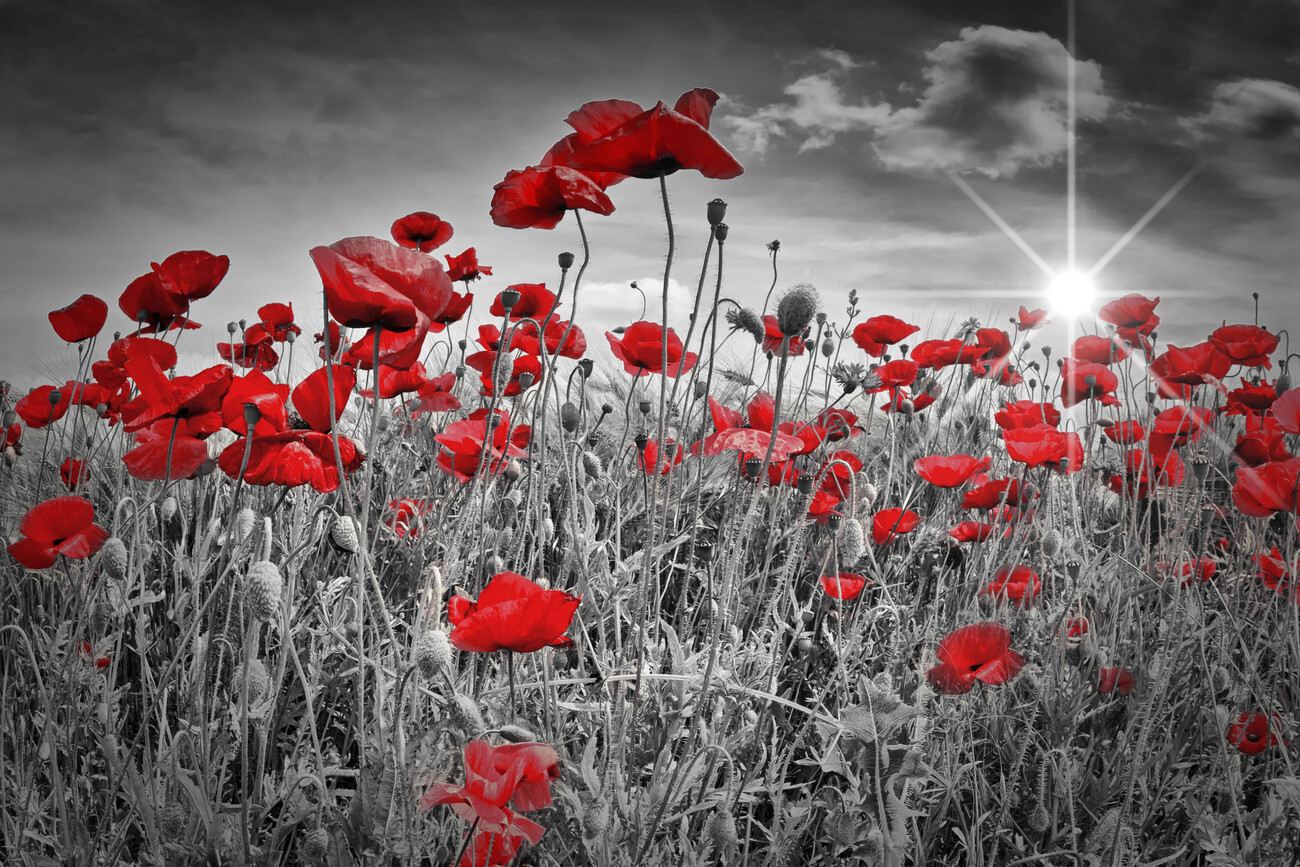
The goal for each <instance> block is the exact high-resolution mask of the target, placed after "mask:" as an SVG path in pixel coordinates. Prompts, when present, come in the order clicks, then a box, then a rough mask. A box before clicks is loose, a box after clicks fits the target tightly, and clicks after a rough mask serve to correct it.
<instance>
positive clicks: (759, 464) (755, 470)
mask: <svg viewBox="0 0 1300 867" xmlns="http://www.w3.org/2000/svg"><path fill="white" fill-rule="evenodd" d="M762 469H763V460H762V459H761V458H746V459H745V464H744V472H745V477H746V478H748V479H749V480H750V481H753V480H755V479H757V478H758V474H759V473H760V472H761V471H762Z"/></svg>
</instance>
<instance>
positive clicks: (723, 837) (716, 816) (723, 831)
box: [704, 807, 740, 859]
mask: <svg viewBox="0 0 1300 867" xmlns="http://www.w3.org/2000/svg"><path fill="white" fill-rule="evenodd" d="M704 836H705V838H706V839H708V840H709V842H711V843H712V844H713V845H714V846H716V847H717V849H718V852H719V853H725V855H726V858H727V859H730V858H731V856H732V855H734V854H735V852H736V850H737V849H738V848H739V846H740V835H739V834H737V833H736V817H735V816H733V815H731V810H730V809H729V808H727V807H720V808H719V809H717V810H716V811H714V813H713V815H712V816H710V817H709V822H708V824H707V825H705V827H704Z"/></svg>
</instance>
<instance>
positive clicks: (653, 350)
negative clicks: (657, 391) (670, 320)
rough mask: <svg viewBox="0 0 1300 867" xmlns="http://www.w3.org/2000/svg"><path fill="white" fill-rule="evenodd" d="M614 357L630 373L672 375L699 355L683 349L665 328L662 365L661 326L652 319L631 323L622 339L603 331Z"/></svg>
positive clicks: (676, 375) (689, 365)
mask: <svg viewBox="0 0 1300 867" xmlns="http://www.w3.org/2000/svg"><path fill="white" fill-rule="evenodd" d="M605 338H606V339H607V340H608V341H609V348H610V350H612V351H613V353H614V357H615V358H617V359H618V360H619V361H621V362H623V368H624V369H625V370H626V371H627V372H628V373H630V374H632V375H633V376H645V375H646V374H650V373H659V374H666V375H667V376H671V377H673V378H676V377H678V376H680V375H681V374H683V373H686V372H688V371H689V370H690V369H691V368H692V367H694V366H695V362H696V361H698V360H699V356H698V355H696V354H695V353H694V352H684V351H683V348H682V340H681V338H680V337H678V336H677V332H676V331H674V330H673V329H671V328H669V329H668V343H667V345H668V367H667V369H666V370H665V369H664V367H663V348H664V329H663V327H662V326H660V325H657V324H655V323H654V322H646V321H641V322H634V323H632V324H631V325H629V326H627V328H626V329H624V331H623V336H622V339H619V337H618V335H616V334H614V332H612V331H606V332H605Z"/></svg>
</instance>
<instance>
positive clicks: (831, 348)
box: [822, 337, 853, 391]
mask: <svg viewBox="0 0 1300 867" xmlns="http://www.w3.org/2000/svg"><path fill="white" fill-rule="evenodd" d="M834 354H835V344H834V343H832V342H831V339H830V338H829V337H828V338H826V339H825V340H823V341H822V355H824V356H825V357H827V358H830V357H831V356H832V355H834ZM852 390H853V389H851V388H850V389H849V391H852Z"/></svg>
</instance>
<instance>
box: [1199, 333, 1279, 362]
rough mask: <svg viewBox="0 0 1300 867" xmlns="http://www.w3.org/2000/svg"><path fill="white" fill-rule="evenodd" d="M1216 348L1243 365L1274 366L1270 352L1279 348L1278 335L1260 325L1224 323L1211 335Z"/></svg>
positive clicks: (1211, 340) (1211, 341)
mask: <svg viewBox="0 0 1300 867" xmlns="http://www.w3.org/2000/svg"><path fill="white" fill-rule="evenodd" d="M1210 343H1212V344H1214V348H1215V349H1217V350H1218V351H1219V352H1221V353H1223V354H1224V355H1226V356H1228V358H1230V359H1232V360H1233V361H1234V362H1236V363H1237V364H1240V365H1241V366H1242V367H1270V368H1271V367H1272V366H1273V362H1272V361H1271V360H1270V359H1269V357H1268V356H1269V353H1271V352H1273V351H1274V350H1276V349H1277V343H1278V336H1277V335H1276V334H1274V333H1272V332H1271V331H1269V330H1268V329H1266V328H1260V327H1259V326H1258V325H1224V326H1221V327H1219V328H1216V329H1214V333H1213V334H1211V335H1210Z"/></svg>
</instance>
